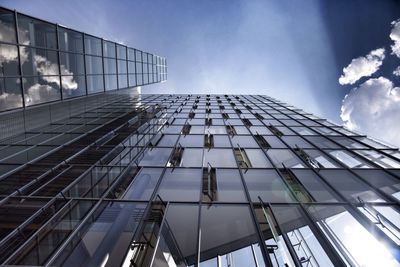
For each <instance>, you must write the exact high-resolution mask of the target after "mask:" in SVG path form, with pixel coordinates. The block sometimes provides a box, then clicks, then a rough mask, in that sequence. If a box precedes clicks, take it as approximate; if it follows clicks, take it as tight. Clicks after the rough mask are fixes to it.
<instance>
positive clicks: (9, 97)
mask: <svg viewBox="0 0 400 267" xmlns="http://www.w3.org/2000/svg"><path fill="white" fill-rule="evenodd" d="M20 107H22V95H21V81H20V79H19V78H0V111H3V110H9V109H14V108H20Z"/></svg>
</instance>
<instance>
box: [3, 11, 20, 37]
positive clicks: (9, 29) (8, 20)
mask: <svg viewBox="0 0 400 267" xmlns="http://www.w3.org/2000/svg"><path fill="white" fill-rule="evenodd" d="M0 23H1V25H2V26H1V27H0V41H3V42H9V43H16V32H15V20H14V12H12V11H8V10H4V9H0Z"/></svg>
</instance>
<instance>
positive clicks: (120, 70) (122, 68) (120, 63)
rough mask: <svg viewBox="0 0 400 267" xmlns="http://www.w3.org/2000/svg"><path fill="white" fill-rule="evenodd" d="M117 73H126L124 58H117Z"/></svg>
mask: <svg viewBox="0 0 400 267" xmlns="http://www.w3.org/2000/svg"><path fill="white" fill-rule="evenodd" d="M118 73H124V74H125V73H127V69H126V61H125V60H118Z"/></svg>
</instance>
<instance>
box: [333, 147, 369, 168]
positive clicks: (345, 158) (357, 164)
mask: <svg viewBox="0 0 400 267" xmlns="http://www.w3.org/2000/svg"><path fill="white" fill-rule="evenodd" d="M328 153H329V154H330V155H331V156H333V157H334V158H336V159H337V160H338V161H340V162H341V163H343V164H344V165H346V166H348V167H349V168H370V165H369V164H368V163H366V162H365V161H363V160H362V159H360V158H359V157H357V156H356V155H353V154H351V153H350V152H348V151H344V150H329V152H328Z"/></svg>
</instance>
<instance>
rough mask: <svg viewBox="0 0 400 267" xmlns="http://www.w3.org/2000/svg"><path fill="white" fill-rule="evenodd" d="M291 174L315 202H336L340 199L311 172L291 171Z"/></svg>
mask: <svg viewBox="0 0 400 267" xmlns="http://www.w3.org/2000/svg"><path fill="white" fill-rule="evenodd" d="M292 172H293V174H294V175H295V176H296V178H297V179H298V180H299V182H300V183H301V184H302V185H303V187H304V188H305V189H306V190H307V192H308V193H309V194H310V195H311V197H312V198H313V199H314V201H316V202H338V201H339V200H340V198H339V197H338V196H337V195H336V193H335V192H334V191H333V190H332V189H331V188H330V187H329V186H328V185H327V184H326V183H325V181H324V180H323V179H322V178H321V177H319V176H318V175H316V174H315V173H314V172H313V171H311V170H302V169H293V170H292Z"/></svg>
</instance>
